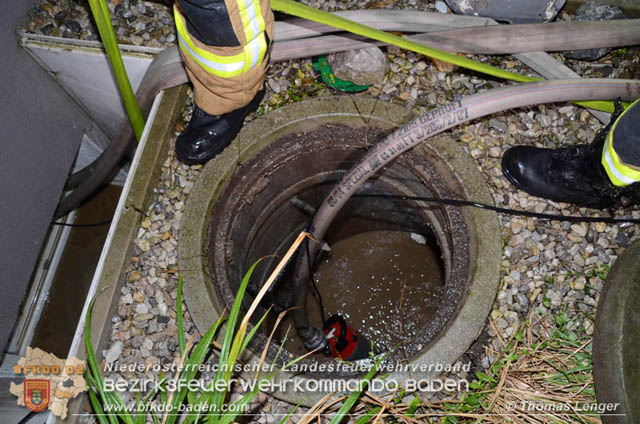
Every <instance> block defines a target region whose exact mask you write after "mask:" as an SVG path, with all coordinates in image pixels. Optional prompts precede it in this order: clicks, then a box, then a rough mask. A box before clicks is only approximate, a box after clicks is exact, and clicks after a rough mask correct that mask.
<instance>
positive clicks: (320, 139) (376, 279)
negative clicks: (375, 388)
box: [207, 124, 473, 361]
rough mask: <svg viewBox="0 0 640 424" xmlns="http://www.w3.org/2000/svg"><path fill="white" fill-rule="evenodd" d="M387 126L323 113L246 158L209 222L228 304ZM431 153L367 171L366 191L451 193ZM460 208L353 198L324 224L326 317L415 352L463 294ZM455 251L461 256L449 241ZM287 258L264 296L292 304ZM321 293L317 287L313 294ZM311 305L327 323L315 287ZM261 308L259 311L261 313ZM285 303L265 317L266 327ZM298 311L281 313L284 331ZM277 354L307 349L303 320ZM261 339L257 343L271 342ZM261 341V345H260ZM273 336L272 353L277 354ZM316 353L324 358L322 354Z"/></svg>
mask: <svg viewBox="0 0 640 424" xmlns="http://www.w3.org/2000/svg"><path fill="white" fill-rule="evenodd" d="M383 136H384V131H382V130H380V129H377V128H375V127H370V126H365V127H360V128H353V127H350V126H346V125H341V124H323V125H320V126H317V125H316V126H315V128H313V129H311V130H308V131H302V132H296V133H290V134H285V135H282V136H281V137H279V138H278V139H277V140H276V141H275V142H273V143H272V144H271V145H269V146H268V147H266V148H265V149H263V150H262V151H261V152H260V153H258V154H257V155H256V156H255V158H254V159H253V160H251V161H249V162H247V163H246V164H243V165H242V166H240V167H238V169H236V172H235V173H234V175H233V176H232V177H231V180H230V181H229V183H228V184H227V186H226V187H225V189H224V191H223V193H222V195H221V196H220V197H219V198H218V200H217V201H216V205H215V206H214V207H213V210H212V215H211V218H210V223H209V229H208V234H209V242H208V248H207V249H208V255H209V272H210V274H211V281H212V282H213V284H214V289H215V291H216V292H217V293H218V297H219V298H220V299H221V300H222V302H223V304H226V305H230V303H231V302H232V300H233V296H234V294H235V292H236V290H237V287H238V284H239V282H240V281H241V280H242V276H243V275H244V272H246V270H247V269H248V268H249V267H250V266H251V264H252V263H254V262H255V261H256V260H257V259H259V258H262V257H265V256H267V255H274V256H273V257H272V258H270V259H267V260H265V261H263V262H262V263H261V264H260V265H259V267H258V268H257V270H256V272H255V273H254V275H253V277H252V279H251V281H250V284H249V287H248V290H247V291H248V293H249V295H250V296H247V299H246V304H247V305H248V304H249V303H250V301H251V299H252V297H253V296H251V295H252V294H255V293H257V292H258V291H259V288H260V285H261V284H262V283H263V282H264V281H265V280H266V278H267V277H268V275H269V273H270V272H271V270H272V269H273V268H274V267H275V265H276V264H277V262H278V259H277V258H278V257H281V256H282V255H283V254H284V252H285V251H286V249H287V248H288V247H289V246H290V244H291V242H292V240H293V239H294V238H295V237H296V236H297V235H298V233H299V232H300V231H302V230H303V229H304V228H305V226H306V225H307V224H308V222H309V219H310V216H311V213H312V211H313V210H315V208H317V207H318V206H319V205H320V203H321V202H322V200H323V199H324V198H325V196H326V195H327V193H328V192H329V191H330V190H331V189H332V188H333V187H334V186H335V184H336V183H337V182H338V181H339V180H340V178H341V177H342V176H343V175H344V173H345V172H346V171H347V170H348V169H350V168H351V167H352V166H353V165H354V164H355V163H357V162H358V160H359V159H360V158H361V157H362V156H363V155H364V153H365V152H366V150H367V149H368V148H370V147H371V146H372V145H374V144H375V143H376V142H377V141H379V140H380V139H381V138H382V137H383ZM433 160H434V159H433V158H428V157H426V156H425V155H424V154H419V153H412V152H409V153H407V154H405V155H403V157H402V158H399V159H398V160H396V161H394V162H393V163H392V164H390V165H389V166H387V167H386V168H385V169H384V170H383V171H382V172H381V173H380V174H379V175H376V176H375V177H373V178H371V179H370V180H369V181H367V182H366V183H365V184H364V185H363V187H362V189H361V190H360V191H359V193H361V194H367V195H370V194H381V195H384V196H388V195H390V194H391V195H397V196H442V197H445V196H454V193H453V192H451V189H452V187H453V188H459V187H456V186H455V184H451V183H452V181H445V179H444V178H443V177H442V175H441V174H442V173H440V172H439V170H438V169H436V168H437V167H434V166H432V163H431V161H433ZM468 220H469V217H468V216H466V215H465V213H464V211H461V210H459V209H457V208H451V207H447V206H434V205H433V204H425V203H420V202H416V201H409V200H404V199H402V198H401V197H394V198H391V199H390V198H384V197H362V198H358V197H355V198H353V199H351V200H350V201H349V202H348V204H347V205H346V207H345V208H344V209H343V210H342V211H341V212H340V213H339V214H338V215H337V217H336V219H335V220H334V221H333V222H332V224H331V226H330V228H329V231H328V232H327V235H326V242H327V243H328V246H329V247H330V250H329V251H325V252H324V254H323V255H322V256H321V257H320V258H318V260H317V261H316V266H315V267H314V273H315V278H316V283H317V286H318V292H319V293H320V298H321V299H322V303H323V304H324V309H325V317H327V316H328V315H331V314H336V313H337V314H340V315H341V316H343V317H344V318H346V319H348V321H349V325H351V326H353V327H354V328H356V329H357V331H359V332H360V333H361V334H362V335H364V336H365V337H366V338H367V339H368V340H369V341H371V342H372V343H373V346H374V348H375V350H376V352H384V351H387V350H389V349H394V353H393V355H392V356H394V357H395V358H396V360H401V359H402V360H407V359H410V358H411V357H412V356H414V355H415V354H417V353H418V352H419V351H420V350H421V349H422V348H423V347H425V346H426V345H427V344H428V343H429V342H430V341H432V340H434V339H435V338H436V337H437V335H438V334H439V333H440V332H441V331H442V330H443V329H444V328H445V327H446V324H447V323H448V322H449V321H450V320H451V319H452V317H454V316H455V314H456V311H457V309H458V306H459V303H460V302H461V301H462V300H463V298H464V296H465V285H466V283H467V279H468V272H467V271H468V269H469V261H470V256H471V254H470V251H471V247H472V245H473V240H472V236H471V235H470V234H469V233H468V232H467V231H466V229H467V222H468ZM454 251H455V252H456V254H455V255H453V254H452V252H454ZM294 262H295V261H291V263H290V264H289V265H288V267H287V268H286V269H285V271H284V273H283V275H282V276H281V278H280V280H279V282H278V283H277V285H276V286H275V288H274V289H273V290H272V291H271V292H270V293H269V295H268V296H267V297H266V298H265V301H264V302H263V307H264V308H267V307H269V306H272V305H274V309H275V310H276V311H277V310H278V309H283V308H284V307H287V306H290V305H291V304H292V296H293V293H292V290H291V274H292V271H293V267H294V265H293V263H294ZM311 292H313V291H312V290H310V293H311ZM314 293H315V294H314V295H309V297H308V299H307V302H308V303H307V304H308V306H309V309H308V313H309V318H310V320H311V323H312V324H315V325H318V326H320V327H321V326H322V325H321V324H322V319H321V312H320V310H319V309H320V308H319V303H320V302H319V301H318V294H317V292H314ZM258 315H259V314H258ZM276 316H277V313H273V314H272V317H271V318H270V319H269V320H268V321H269V322H267V325H266V326H265V335H268V334H269V332H270V330H271V328H270V327H271V326H272V325H273V322H274V321H275V317H276ZM290 323H291V321H290V320H285V322H284V323H282V324H281V326H280V328H279V331H278V332H277V333H276V335H275V337H276V338H275V340H278V341H279V340H282V338H284V336H285V334H286V330H287V326H288V325H289V324H290ZM288 334H289V336H290V337H289V340H287V342H286V344H285V346H284V347H285V353H284V355H283V357H281V360H284V359H285V358H291V357H292V356H297V355H299V354H302V353H306V351H305V350H304V348H303V347H302V344H301V343H302V342H301V340H300V339H299V338H298V337H297V334H296V331H295V328H293V327H292V328H291V330H289V333H288ZM264 342H265V340H261V341H258V342H257V344H256V348H259V347H260V346H264ZM261 343H262V345H260V344H261ZM277 349H278V348H277V347H275V346H274V348H273V349H272V350H273V352H270V354H272V355H273V356H275V355H276V354H277ZM309 360H312V361H323V360H326V359H325V358H323V357H322V355H319V354H316V355H314V356H313V357H312V358H311V359H309Z"/></svg>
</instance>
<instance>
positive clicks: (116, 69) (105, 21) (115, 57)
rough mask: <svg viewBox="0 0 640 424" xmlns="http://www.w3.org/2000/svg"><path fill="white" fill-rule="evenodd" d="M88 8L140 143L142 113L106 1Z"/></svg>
mask: <svg viewBox="0 0 640 424" xmlns="http://www.w3.org/2000/svg"><path fill="white" fill-rule="evenodd" d="M89 7H90V8H91V13H92V14H93V18H94V20H95V22H96V25H97V27H98V32H99V33H100V38H101V39H102V44H103V45H104V49H105V51H106V52H107V57H108V58H109V62H110V63H111V69H112V70H113V74H114V75H115V77H116V82H117V84H118V88H119V90H120V96H121V97H122V102H123V103H124V106H125V109H126V111H127V115H128V117H129V121H130V122H131V127H132V128H133V133H134V134H135V136H136V139H137V140H138V141H140V138H141V137H142V131H143V130H144V118H143V117H142V111H141V110H140V105H139V104H138V100H137V99H136V95H135V94H134V93H133V89H132V88H131V83H130V82H129V77H128V76H127V72H126V70H125V69H124V63H123V62H122V56H121V55H120V49H119V48H118V41H117V40H116V34H115V32H114V31H113V26H112V24H111V18H110V15H109V8H108V7H107V2H106V0H89Z"/></svg>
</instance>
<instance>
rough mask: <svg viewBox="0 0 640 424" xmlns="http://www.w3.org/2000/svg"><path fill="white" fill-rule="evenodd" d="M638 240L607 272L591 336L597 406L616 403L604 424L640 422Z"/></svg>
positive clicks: (605, 417)
mask: <svg viewBox="0 0 640 424" xmlns="http://www.w3.org/2000/svg"><path fill="white" fill-rule="evenodd" d="M638 346H640V241H636V242H634V243H633V244H632V245H631V246H630V247H628V248H627V249H626V250H625V251H624V253H623V254H622V255H620V257H618V260H617V261H616V263H615V264H614V265H613V268H612V269H611V271H610V272H609V276H608V277H607V281H606V283H605V286H604V289H603V291H602V293H601V295H600V302H599V303H598V308H597V315H596V323H595V330H594V333H593V374H594V379H595V385H596V397H597V400H598V402H599V403H609V404H616V403H618V404H619V407H618V408H616V409H615V410H613V411H611V412H610V413H611V414H612V415H603V416H602V422H603V423H605V424H613V423H616V424H627V423H628V424H632V423H638V422H640V355H638Z"/></svg>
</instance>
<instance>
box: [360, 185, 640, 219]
mask: <svg viewBox="0 0 640 424" xmlns="http://www.w3.org/2000/svg"><path fill="white" fill-rule="evenodd" d="M353 197H361V198H362V197H376V198H382V199H403V200H417V201H421V202H431V203H439V204H443V205H451V206H472V207H475V208H480V209H488V210H491V211H494V212H498V213H502V214H505V215H515V216H526V217H529V218H537V219H546V220H556V221H567V222H604V223H606V224H640V219H635V218H608V217H598V216H582V215H580V216H575V215H569V216H566V215H557V214H551V213H538V212H529V211H520V210H516V209H510V208H501V207H499V206H492V205H487V204H485V203H478V202H474V201H471V200H460V199H445V198H438V197H422V196H403V195H396V194H382V193H363V194H354V195H353Z"/></svg>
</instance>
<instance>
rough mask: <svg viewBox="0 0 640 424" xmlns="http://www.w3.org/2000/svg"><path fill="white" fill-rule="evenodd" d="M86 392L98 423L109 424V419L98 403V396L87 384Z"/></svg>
mask: <svg viewBox="0 0 640 424" xmlns="http://www.w3.org/2000/svg"><path fill="white" fill-rule="evenodd" d="M88 392H89V402H90V403H91V407H92V408H93V412H94V413H95V414H96V415H95V417H96V418H97V419H98V423H99V424H109V420H107V417H106V415H105V413H104V410H103V409H102V405H101V404H100V401H99V400H98V397H97V396H96V394H95V392H94V391H93V388H92V387H91V385H89V390H88Z"/></svg>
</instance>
